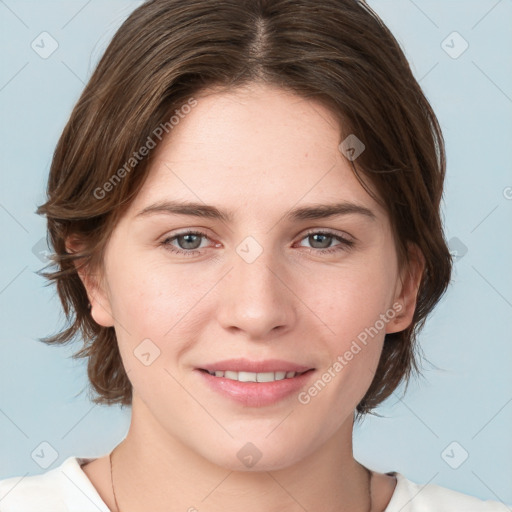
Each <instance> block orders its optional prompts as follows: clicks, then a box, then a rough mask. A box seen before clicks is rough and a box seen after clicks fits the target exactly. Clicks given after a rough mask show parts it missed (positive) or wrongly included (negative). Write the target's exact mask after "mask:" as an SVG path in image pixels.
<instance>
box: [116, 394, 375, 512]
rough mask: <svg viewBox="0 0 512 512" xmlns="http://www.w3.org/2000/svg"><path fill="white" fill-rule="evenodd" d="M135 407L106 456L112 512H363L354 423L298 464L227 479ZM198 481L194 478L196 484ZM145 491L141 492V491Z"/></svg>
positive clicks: (365, 477)
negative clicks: (122, 436)
mask: <svg viewBox="0 0 512 512" xmlns="http://www.w3.org/2000/svg"><path fill="white" fill-rule="evenodd" d="M143 407H144V406H143V405H142V404H141V403H139V402H136V401H134V403H133V405H132V422H131V425H130V430H129V432H128V435H127V437H126V439H125V440H124V441H123V442H122V443H121V444H119V445H118V446H117V447H116V448H115V450H114V453H113V454H112V466H113V472H112V476H113V485H114V490H115V496H116V498H117V504H118V506H119V511H116V512H131V511H134V510H139V509H143V508H146V509H150V510H152V511H154V512H160V511H162V512H163V511H164V510H165V511H168V510H169V504H171V503H172V504H173V509H176V510H186V511H189V512H197V511H200V510H201V509H205V508H207V509H208V510H210V511H212V512H217V511H219V512H221V511H225V510H239V509H242V510H244V512H260V511H261V510H262V509H264V510H266V511H269V512H283V510H284V511H290V512H295V511H297V512H303V511H304V510H318V509H319V508H321V509H322V510H326V511H333V512H334V511H336V512H348V511H351V512H354V511H361V512H368V511H369V510H370V503H371V498H370V485H369V483H370V482H369V472H368V470H366V468H364V467H363V466H362V465H361V464H359V463H358V462H357V461H356V460H355V459H354V457H353V454H352V428H353V418H352V417H350V419H349V420H347V421H346V422H345V424H343V426H342V427H341V428H340V429H339V431H338V432H336V434H335V435H333V436H332V437H331V438H330V439H328V440H327V441H326V442H325V443H323V444H322V445H321V446H320V448H319V449H317V450H316V451H315V452H313V453H311V454H310V455H308V456H307V457H305V458H303V459H301V460H300V461H298V462H296V463H294V464H292V465H290V466H288V467H286V468H284V469H278V470H271V469H270V470H262V471H254V470H251V471H231V470H228V469H225V468H223V467H221V466H218V465H216V464H213V463H212V462H210V461H208V460H207V459H205V458H204V457H202V456H201V455H199V454H198V453H196V452H195V451H193V450H191V449H190V448H189V447H187V446H186V445H184V444H183V443H181V442H179V440H177V439H174V438H171V437H169V436H168V435H167V434H166V433H163V432H158V429H155V428H154V427H155V425H154V424H151V422H148V421H143V420H142V418H145V419H146V420H147V418H148V415H147V412H148V411H147V410H145V411H144V415H142V414H141V415H139V414H136V413H137V412H139V409H140V408H143ZM198 475H201V476H200V478H198ZM144 490H147V491H144Z"/></svg>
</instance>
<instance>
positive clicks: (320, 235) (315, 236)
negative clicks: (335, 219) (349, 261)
mask: <svg viewBox="0 0 512 512" xmlns="http://www.w3.org/2000/svg"><path fill="white" fill-rule="evenodd" d="M311 237H312V238H313V239H314V243H316V242H318V237H320V238H323V239H324V240H323V241H324V245H323V246H322V247H320V248H323V249H325V247H328V246H329V243H327V246H325V240H327V241H329V239H330V238H331V235H324V234H315V235H310V238H311ZM315 239H316V240H315ZM310 242H311V241H310ZM320 243H322V241H321V240H320ZM312 245H313V244H312ZM313 247H314V245H313ZM315 249H318V247H315Z"/></svg>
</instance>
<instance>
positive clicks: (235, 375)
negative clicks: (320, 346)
mask: <svg viewBox="0 0 512 512" xmlns="http://www.w3.org/2000/svg"><path fill="white" fill-rule="evenodd" d="M199 370H200V371H202V372H206V373H208V374H209V375H211V376H213V377H218V378H224V379H229V380H235V381H238V382H275V381H278V380H284V379H293V378H294V377H299V376H300V375H303V374H304V373H307V372H311V371H313V370H314V368H310V369H309V370H305V371H303V372H294V371H285V370H280V371H276V372H237V371H234V370H211V371H210V370H206V369H204V368H200V369H199Z"/></svg>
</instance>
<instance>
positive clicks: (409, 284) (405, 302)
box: [386, 243, 425, 333]
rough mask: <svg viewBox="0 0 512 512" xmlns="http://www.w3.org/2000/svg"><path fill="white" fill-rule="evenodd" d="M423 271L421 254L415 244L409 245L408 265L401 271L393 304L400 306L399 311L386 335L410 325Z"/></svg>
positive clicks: (423, 261) (390, 323)
mask: <svg viewBox="0 0 512 512" xmlns="http://www.w3.org/2000/svg"><path fill="white" fill-rule="evenodd" d="M424 269H425V257H424V256H423V253H422V252H421V250H420V248H419V247H418V246H417V245H416V244H412V243H410V244H409V264H408V265H406V266H405V267H404V268H403V269H402V272H401V275H400V277H399V281H398V285H399V286H398V287H397V288H398V292H397V294H396V296H395V298H394V302H393V303H394V304H395V303H397V304H400V309H399V311H398V313H397V315H396V316H395V318H394V319H393V321H392V322H389V324H388V325H387V328H386V333H393V332H400V331H403V330H404V329H407V327H409V325H411V322H412V319H413V316H414V311H415V310H416V300H417V296H418V290H419V287H420V284H421V279H422V277H423V272H424ZM397 309H398V308H397Z"/></svg>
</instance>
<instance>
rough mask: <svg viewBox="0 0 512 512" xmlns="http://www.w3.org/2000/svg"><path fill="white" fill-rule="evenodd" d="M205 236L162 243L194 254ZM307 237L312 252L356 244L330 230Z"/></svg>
mask: <svg viewBox="0 0 512 512" xmlns="http://www.w3.org/2000/svg"><path fill="white" fill-rule="evenodd" d="M203 238H204V239H208V235H206V233H202V232H200V231H187V232H184V233H179V234H177V235H174V236H171V237H168V238H166V239H165V240H163V241H162V242H161V245H163V246H164V247H165V248H166V249H167V250H169V251H171V252H173V253H176V254H183V255H186V256H192V255H194V254H196V253H199V252H201V251H200V250H199V249H202V248H204V247H201V243H202V239H203ZM306 239H307V240H308V242H309V243H310V244H313V246H312V247H305V248H306V249H309V250H310V252H311V251H313V252H318V253H321V254H325V253H332V252H335V251H342V250H348V249H350V248H352V247H353V246H354V244H355V242H354V241H353V240H349V239H348V238H344V237H342V236H341V235H337V234H334V233H331V232H328V231H313V232H310V233H306V235H304V236H303V237H302V238H301V241H302V240H306ZM336 240H337V241H338V242H339V243H338V244H336V245H334V246H332V245H331V244H332V242H333V241H336ZM173 242H177V244H178V246H176V245H174V243H173ZM315 244H318V245H320V247H315V246H314V245H315ZM301 247H304V246H301Z"/></svg>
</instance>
